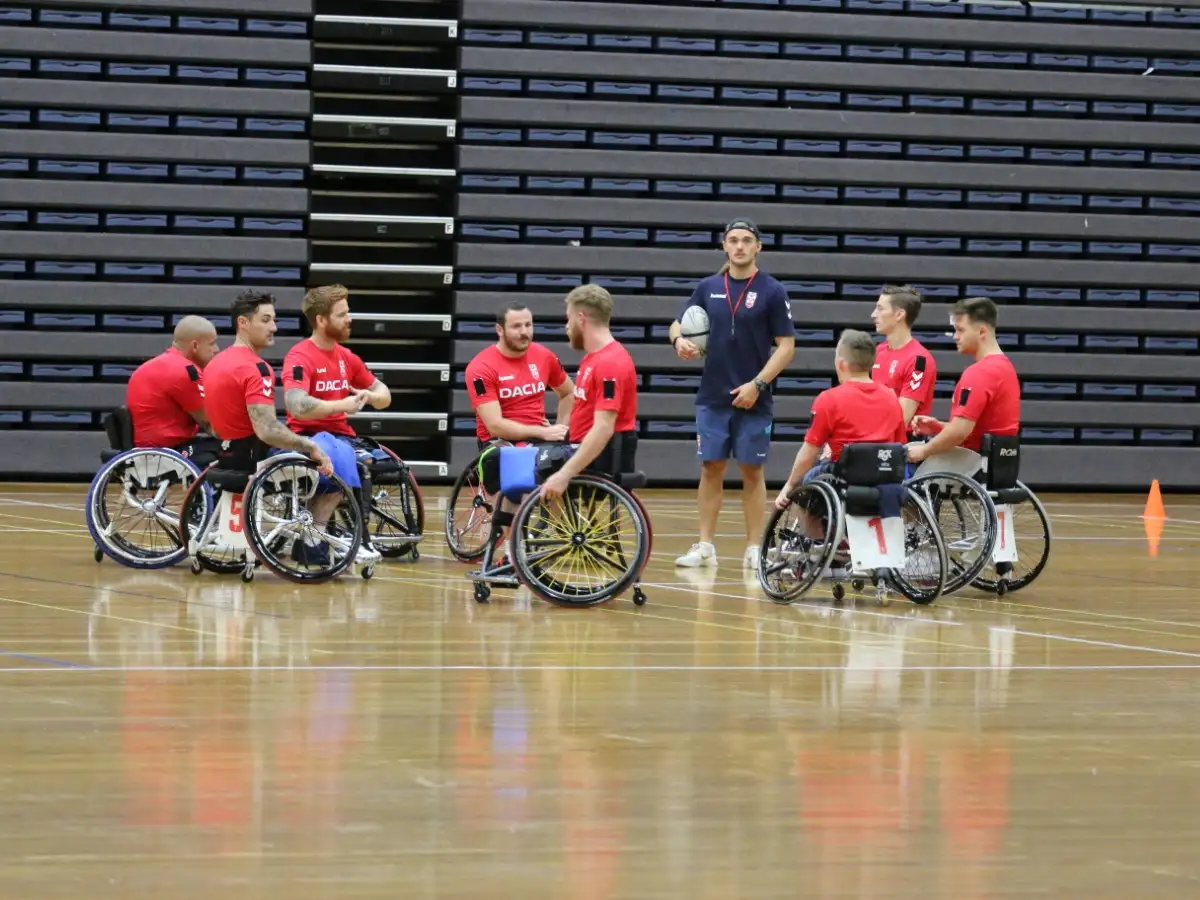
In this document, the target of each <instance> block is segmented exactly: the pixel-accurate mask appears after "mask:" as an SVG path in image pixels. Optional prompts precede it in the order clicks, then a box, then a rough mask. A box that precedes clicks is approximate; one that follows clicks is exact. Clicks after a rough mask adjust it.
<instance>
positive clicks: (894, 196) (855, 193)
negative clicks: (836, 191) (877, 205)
mask: <svg viewBox="0 0 1200 900" xmlns="http://www.w3.org/2000/svg"><path fill="white" fill-rule="evenodd" d="M844 196H845V198H846V199H847V200H871V201H882V200H899V199H900V188H894V187H856V186H854V185H847V186H846V188H845V189H844Z"/></svg>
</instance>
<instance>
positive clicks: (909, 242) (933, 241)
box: [904, 237, 962, 253]
mask: <svg viewBox="0 0 1200 900" xmlns="http://www.w3.org/2000/svg"><path fill="white" fill-rule="evenodd" d="M904 247H905V249H906V250H917V251H920V252H923V253H946V252H958V251H960V250H962V239H961V238H956V237H910V238H906V239H905V241H904Z"/></svg>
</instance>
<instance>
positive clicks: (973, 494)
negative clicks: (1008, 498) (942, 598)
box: [905, 472, 998, 594]
mask: <svg viewBox="0 0 1200 900" xmlns="http://www.w3.org/2000/svg"><path fill="white" fill-rule="evenodd" d="M905 486H906V487H907V488H908V490H909V491H916V492H917V493H918V494H920V495H921V497H922V498H923V499H924V500H925V503H926V504H927V506H928V507H929V510H930V512H931V513H932V515H933V518H934V520H935V521H936V522H937V526H938V530H939V531H940V532H941V535H942V541H943V542H944V543H945V545H946V556H947V560H948V562H949V566H950V568H949V570H948V572H947V576H946V587H945V590H944V591H943V593H944V594H953V593H954V592H955V591H958V590H961V589H962V588H964V587H966V586H967V585H968V584H971V583H972V582H973V581H974V580H975V579H976V578H978V577H979V574H980V573H981V572H982V571H983V570H984V568H985V567H986V566H987V565H988V563H989V562H990V561H991V559H992V550H993V549H994V547H995V545H996V537H997V533H998V532H997V529H996V507H995V504H993V503H992V499H991V497H989V496H988V492H987V490H986V489H985V488H984V487H983V486H982V485H981V484H980V483H979V482H977V481H975V480H973V479H971V478H967V477H965V476H963V475H958V474H956V473H951V472H934V473H930V474H928V475H921V476H920V477H918V478H913V479H912V480H911V481H908V482H906V484H905Z"/></svg>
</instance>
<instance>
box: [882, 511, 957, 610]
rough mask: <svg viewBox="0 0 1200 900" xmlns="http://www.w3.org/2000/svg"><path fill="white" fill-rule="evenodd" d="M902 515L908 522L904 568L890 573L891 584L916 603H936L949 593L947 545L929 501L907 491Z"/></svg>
mask: <svg viewBox="0 0 1200 900" xmlns="http://www.w3.org/2000/svg"><path fill="white" fill-rule="evenodd" d="M905 493H906V495H907V496H906V497H905V499H904V505H903V506H902V507H901V508H900V515H901V517H902V518H903V519H904V556H905V562H904V568H903V569H892V570H890V572H889V573H888V579H887V580H888V584H889V586H891V587H892V588H894V589H895V590H897V591H899V592H900V593H901V594H903V595H904V596H905V597H907V598H908V599H909V600H911V601H912V602H913V603H919V604H921V605H922V606H924V605H927V604H929V603H932V602H933V601H934V600H936V599H937V598H938V597H940V596H941V595H942V593H943V592H944V591H945V589H946V573H947V570H948V568H949V565H948V563H947V559H946V544H945V541H943V540H942V533H941V530H940V529H939V528H938V522H937V519H935V518H934V516H933V511H932V510H931V509H930V508H929V504H928V503H926V502H925V498H924V496H923V495H922V494H920V493H919V492H917V491H906V492H905Z"/></svg>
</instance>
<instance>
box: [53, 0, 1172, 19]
mask: <svg viewBox="0 0 1200 900" xmlns="http://www.w3.org/2000/svg"><path fill="white" fill-rule="evenodd" d="M1185 2H1186V0H1185ZM43 3H44V5H47V6H59V5H61V6H66V7H73V8H83V7H89V8H90V7H95V6H99V7H102V8H105V9H111V8H112V7H113V0H50V2H46V0H43ZM119 5H120V7H121V8H122V9H135V10H143V9H145V10H163V9H166V10H174V11H176V12H185V13H197V12H199V13H208V12H231V13H242V14H247V13H254V14H266V15H275V16H287V17H289V18H302V17H304V16H308V15H311V14H312V11H313V0H120V4H119Z"/></svg>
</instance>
